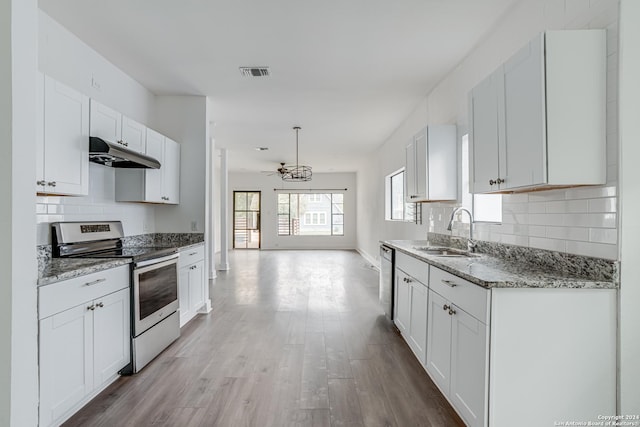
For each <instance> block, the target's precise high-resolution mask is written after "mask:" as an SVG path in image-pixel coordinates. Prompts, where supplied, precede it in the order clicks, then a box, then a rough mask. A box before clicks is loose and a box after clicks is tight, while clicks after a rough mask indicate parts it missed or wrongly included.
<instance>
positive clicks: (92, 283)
mask: <svg viewBox="0 0 640 427" xmlns="http://www.w3.org/2000/svg"><path fill="white" fill-rule="evenodd" d="M106 281H107V279H98V280H94V281H93V282H87V283H85V284H84V285H85V286H93V285H97V284H98V283H102V282H106Z"/></svg>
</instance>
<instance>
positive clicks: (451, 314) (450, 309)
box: [449, 307, 456, 316]
mask: <svg viewBox="0 0 640 427" xmlns="http://www.w3.org/2000/svg"><path fill="white" fill-rule="evenodd" d="M454 314H456V311H455V310H454V309H453V308H451V307H449V316H453V315H454Z"/></svg>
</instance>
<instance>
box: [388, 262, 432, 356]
mask: <svg viewBox="0 0 640 427" xmlns="http://www.w3.org/2000/svg"><path fill="white" fill-rule="evenodd" d="M428 296H429V291H428V288H427V286H426V285H424V284H423V283H421V282H419V281H418V280H416V279H415V278H413V277H412V276H409V275H408V274H406V273H405V272H404V271H402V270H400V269H396V310H395V313H396V315H395V324H396V326H397V327H398V329H400V332H401V333H402V336H403V337H404V338H405V340H406V341H407V343H408V344H409V347H410V348H411V350H413V352H414V354H415V355H416V357H418V359H419V360H420V362H421V363H424V360H425V355H426V354H425V351H426V345H427V299H428Z"/></svg>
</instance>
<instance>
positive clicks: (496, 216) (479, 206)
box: [462, 134, 502, 222]
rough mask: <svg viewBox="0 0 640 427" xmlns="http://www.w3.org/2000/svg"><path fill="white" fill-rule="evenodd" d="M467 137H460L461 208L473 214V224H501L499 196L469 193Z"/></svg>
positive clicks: (500, 199)
mask: <svg viewBox="0 0 640 427" xmlns="http://www.w3.org/2000/svg"><path fill="white" fill-rule="evenodd" d="M469 179H470V178H469V135H468V134H466V135H464V136H463V137H462V206H464V207H466V208H467V209H469V210H470V211H471V212H473V219H474V221H475V222H502V195H501V194H471V193H469Z"/></svg>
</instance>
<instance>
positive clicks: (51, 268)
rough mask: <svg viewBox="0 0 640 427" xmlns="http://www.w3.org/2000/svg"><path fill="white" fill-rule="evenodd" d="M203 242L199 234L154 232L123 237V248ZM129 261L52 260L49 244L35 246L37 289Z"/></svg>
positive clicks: (172, 246)
mask: <svg viewBox="0 0 640 427" xmlns="http://www.w3.org/2000/svg"><path fill="white" fill-rule="evenodd" d="M202 243H204V234H202V233H153V234H144V235H140V236H130V237H125V238H124V244H125V246H148V247H152V246H156V247H167V248H176V249H178V250H181V249H187V248H190V247H194V246H198V245H201V244H202ZM130 262H131V261H130V260H129V259H111V258H73V259H70V258H51V245H42V246H39V247H38V286H43V285H49V284H51V283H55V282H59V281H61V280H67V279H72V278H74V277H78V276H84V275H85V274H90V273H95V272H96V271H101V270H107V269H109V268H114V267H118V266H120V265H125V264H129V263H130Z"/></svg>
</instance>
